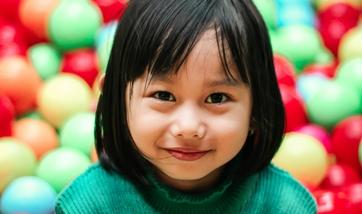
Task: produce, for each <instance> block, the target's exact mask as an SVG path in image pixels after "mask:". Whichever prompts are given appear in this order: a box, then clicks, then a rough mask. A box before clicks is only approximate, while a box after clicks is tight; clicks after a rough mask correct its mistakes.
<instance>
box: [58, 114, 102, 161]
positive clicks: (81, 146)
mask: <svg viewBox="0 0 362 214" xmlns="http://www.w3.org/2000/svg"><path fill="white" fill-rule="evenodd" d="M94 120H95V114H94V113H91V112H89V113H88V112H87V113H79V114H76V115H75V116H72V117H71V118H70V119H68V120H67V121H66V122H65V123H64V125H63V127H62V128H61V130H60V144H61V146H63V147H70V148H73V149H77V150H79V151H81V152H83V153H84V154H85V155H87V156H89V155H90V153H91V151H92V148H93V146H94Z"/></svg>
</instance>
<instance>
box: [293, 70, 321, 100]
mask: <svg viewBox="0 0 362 214" xmlns="http://www.w3.org/2000/svg"><path fill="white" fill-rule="evenodd" d="M327 82H328V79H327V78H326V77H325V76H323V75H319V74H309V75H303V74H302V75H300V76H299V78H298V80H297V87H296V89H297V92H298V94H299V95H300V96H301V97H302V99H303V100H304V101H305V102H306V101H308V100H309V99H310V98H311V97H313V96H314V95H315V94H316V93H317V91H319V90H320V89H321V88H323V87H324V84H326V83H327Z"/></svg>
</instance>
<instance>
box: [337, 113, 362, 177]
mask: <svg viewBox="0 0 362 214" xmlns="http://www.w3.org/2000/svg"><path fill="white" fill-rule="evenodd" d="M361 138H362V115H355V116H351V117H348V118H346V119H344V120H343V121H341V122H340V123H338V124H337V125H336V126H335V128H334V129H333V131H332V138H331V139H332V141H331V142H332V147H333V149H334V152H335V155H336V157H337V161H338V162H340V163H345V164H349V165H350V166H352V167H353V168H354V169H355V170H358V171H359V170H361V165H360V163H359V158H358V146H359V142H360V140H361Z"/></svg>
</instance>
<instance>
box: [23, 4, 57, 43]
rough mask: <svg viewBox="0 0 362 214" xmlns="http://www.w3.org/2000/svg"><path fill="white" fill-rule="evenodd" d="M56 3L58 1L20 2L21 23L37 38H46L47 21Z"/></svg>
mask: <svg viewBox="0 0 362 214" xmlns="http://www.w3.org/2000/svg"><path fill="white" fill-rule="evenodd" d="M58 3H59V0H22V1H21V2H20V6H19V18H20V21H21V23H22V24H23V25H24V26H25V27H27V28H28V29H29V30H30V31H32V32H33V33H34V34H35V35H37V36H38V37H39V38H42V39H46V38H48V26H47V25H48V20H49V17H50V15H51V13H52V12H53V10H54V9H55V8H56V6H57V5H58ZM39 5H41V7H39Z"/></svg>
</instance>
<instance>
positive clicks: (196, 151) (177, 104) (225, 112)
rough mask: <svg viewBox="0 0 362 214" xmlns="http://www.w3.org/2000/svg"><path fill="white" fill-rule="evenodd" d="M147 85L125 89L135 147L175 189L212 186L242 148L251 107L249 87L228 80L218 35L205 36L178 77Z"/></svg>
mask: <svg viewBox="0 0 362 214" xmlns="http://www.w3.org/2000/svg"><path fill="white" fill-rule="evenodd" d="M230 70H231V73H232V74H233V76H234V77H235V79H239V78H237V77H238V75H237V71H236V68H235V67H234V66H233V65H230ZM147 81H148V79H147V74H145V75H144V76H143V77H141V78H139V79H137V80H136V81H135V82H134V85H133V88H131V87H130V86H129V87H128V88H127V93H128V96H129V94H130V90H133V91H132V97H131V98H130V100H128V101H127V107H128V111H127V116H128V124H129V129H130V132H131V135H132V138H133V140H134V142H135V145H136V147H137V148H138V150H139V151H140V152H141V153H142V154H143V155H144V157H145V158H146V159H147V160H149V161H150V162H151V163H152V164H153V165H154V166H155V167H156V168H157V169H158V173H159V174H158V175H159V176H160V178H161V179H163V181H164V182H166V183H168V184H169V185H171V186H173V187H175V188H178V189H181V190H197V189H201V188H207V187H208V186H209V185H212V184H214V183H215V182H216V181H217V179H218V176H219V174H220V170H221V169H222V167H223V165H225V164H226V163H227V162H228V161H230V160H231V159H232V158H233V157H235V156H236V155H237V154H238V152H239V151H240V150H241V148H242V147H243V146H244V143H245V140H246V137H247V134H248V131H249V121H250V113H251V106H252V104H251V102H252V101H251V94H250V89H249V87H248V86H247V85H245V84H244V83H242V82H241V81H240V80H237V81H229V80H228V79H227V78H226V76H225V72H224V70H223V66H222V63H221V61H220V57H219V54H218V47H217V43H216V38H215V33H214V31H207V32H206V33H204V35H203V36H202V37H201V39H200V40H199V42H198V43H197V44H196V46H195V47H194V49H193V51H192V52H191V53H190V55H189V57H188V59H187V60H186V62H185V63H184V64H183V65H182V67H181V68H180V70H179V72H178V73H177V74H170V75H167V76H154V77H153V79H152V81H151V82H150V84H149V85H148V82H147Z"/></svg>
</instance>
